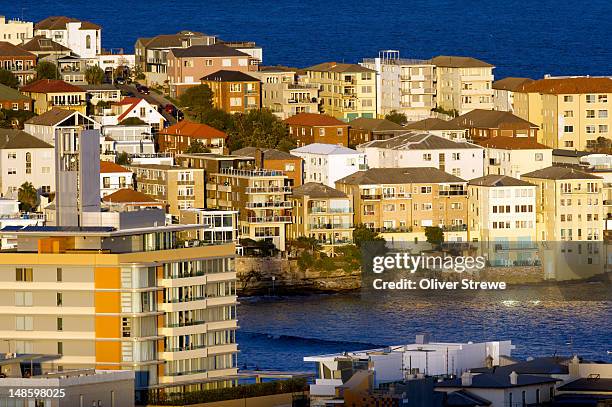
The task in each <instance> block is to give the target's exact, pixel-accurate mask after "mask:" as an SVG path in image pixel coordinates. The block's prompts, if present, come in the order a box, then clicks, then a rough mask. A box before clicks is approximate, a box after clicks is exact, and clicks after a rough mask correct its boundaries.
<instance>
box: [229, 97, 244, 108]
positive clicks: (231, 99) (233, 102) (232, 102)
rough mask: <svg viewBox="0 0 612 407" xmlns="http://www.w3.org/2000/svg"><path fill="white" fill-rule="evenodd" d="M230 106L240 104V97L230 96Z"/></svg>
mask: <svg viewBox="0 0 612 407" xmlns="http://www.w3.org/2000/svg"><path fill="white" fill-rule="evenodd" d="M230 106H234V107H236V106H242V98H230Z"/></svg>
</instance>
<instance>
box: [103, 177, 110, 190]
mask: <svg viewBox="0 0 612 407" xmlns="http://www.w3.org/2000/svg"><path fill="white" fill-rule="evenodd" d="M102 187H103V188H110V177H103V178H102Z"/></svg>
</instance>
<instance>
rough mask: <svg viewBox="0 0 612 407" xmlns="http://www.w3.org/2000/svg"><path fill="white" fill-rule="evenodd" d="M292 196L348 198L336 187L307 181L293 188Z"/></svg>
mask: <svg viewBox="0 0 612 407" xmlns="http://www.w3.org/2000/svg"><path fill="white" fill-rule="evenodd" d="M291 195H292V196H308V197H310V198H346V194H345V193H344V192H342V191H338V190H337V189H335V188H332V187H329V186H327V185H324V184H320V183H318V182H307V183H305V184H303V185H300V186H299V187H295V188H293V190H291Z"/></svg>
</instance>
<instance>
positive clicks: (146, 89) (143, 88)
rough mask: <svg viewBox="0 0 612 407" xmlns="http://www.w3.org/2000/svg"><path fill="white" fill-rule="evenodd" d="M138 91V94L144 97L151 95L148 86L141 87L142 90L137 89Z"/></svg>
mask: <svg viewBox="0 0 612 407" xmlns="http://www.w3.org/2000/svg"><path fill="white" fill-rule="evenodd" d="M136 89H137V90H138V92H140V93H142V94H143V95H148V94H149V88H147V87H146V86H141V87H140V88H136Z"/></svg>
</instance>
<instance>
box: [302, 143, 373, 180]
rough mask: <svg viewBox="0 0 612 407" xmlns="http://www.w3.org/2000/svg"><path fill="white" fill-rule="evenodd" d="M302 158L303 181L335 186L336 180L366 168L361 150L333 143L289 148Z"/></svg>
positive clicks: (364, 156)
mask: <svg viewBox="0 0 612 407" xmlns="http://www.w3.org/2000/svg"><path fill="white" fill-rule="evenodd" d="M291 154H292V155H295V156H297V157H300V158H301V159H302V160H304V171H303V177H304V180H303V181H304V182H319V183H321V184H325V185H327V186H328V187H332V188H335V185H336V181H337V180H339V179H341V178H344V177H346V176H348V175H351V174H353V173H355V172H357V171H360V170H365V169H366V168H367V163H366V155H365V154H364V153H362V152H358V151H355V150H352V149H350V148H347V147H343V146H338V145H335V144H322V143H313V144H308V145H306V146H304V147H300V148H296V149H294V150H291Z"/></svg>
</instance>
